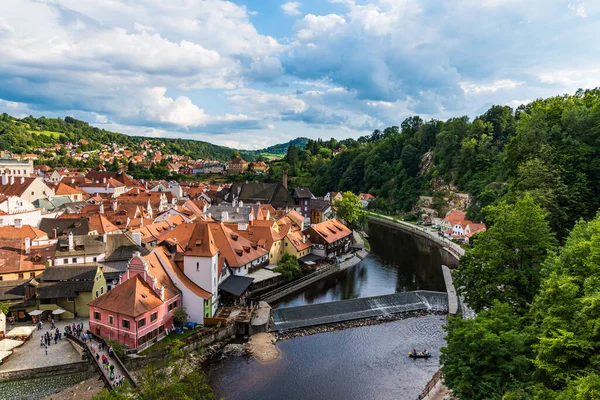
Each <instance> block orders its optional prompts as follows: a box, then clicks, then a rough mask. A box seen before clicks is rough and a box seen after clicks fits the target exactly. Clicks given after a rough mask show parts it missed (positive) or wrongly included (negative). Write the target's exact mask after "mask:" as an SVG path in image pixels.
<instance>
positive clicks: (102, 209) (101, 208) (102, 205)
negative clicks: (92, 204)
mask: <svg viewBox="0 0 600 400" xmlns="http://www.w3.org/2000/svg"><path fill="white" fill-rule="evenodd" d="M100 214H104V204H103V203H100Z"/></svg>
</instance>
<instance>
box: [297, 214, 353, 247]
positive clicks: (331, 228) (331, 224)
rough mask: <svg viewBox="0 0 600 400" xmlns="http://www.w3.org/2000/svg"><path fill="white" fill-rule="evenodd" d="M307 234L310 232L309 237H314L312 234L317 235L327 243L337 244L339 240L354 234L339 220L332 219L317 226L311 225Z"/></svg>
mask: <svg viewBox="0 0 600 400" xmlns="http://www.w3.org/2000/svg"><path fill="white" fill-rule="evenodd" d="M305 232H309V234H308V236H309V237H312V236H311V234H317V235H319V236H320V237H322V238H323V239H324V240H325V241H326V242H327V243H334V242H337V241H338V240H340V239H342V238H344V237H346V236H348V235H351V234H352V231H351V230H350V229H348V228H347V227H346V225H344V224H342V223H341V222H340V221H338V220H337V219H330V220H327V221H323V222H320V223H318V224H315V225H311V226H310V228H308V229H307V230H306V231H305Z"/></svg>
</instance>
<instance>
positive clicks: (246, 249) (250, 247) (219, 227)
mask: <svg viewBox="0 0 600 400" xmlns="http://www.w3.org/2000/svg"><path fill="white" fill-rule="evenodd" d="M205 224H206V225H207V226H208V227H209V229H210V232H211V233H212V236H213V238H214V240H215V243H216V246H217V248H218V249H219V252H220V253H221V255H223V257H224V258H225V260H227V264H228V265H229V266H230V267H232V268H239V267H242V266H244V265H246V264H248V263H250V262H252V261H254V260H256V259H257V258H260V257H262V256H265V255H267V254H268V251H267V250H265V249H262V248H260V247H258V246H257V245H256V244H253V243H251V242H250V241H249V240H248V239H246V238H244V237H243V236H241V235H239V234H237V233H236V232H234V231H232V230H231V229H229V228H227V227H226V226H225V225H223V224H222V223H218V222H209V223H205Z"/></svg>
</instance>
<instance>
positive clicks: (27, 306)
mask: <svg viewBox="0 0 600 400" xmlns="http://www.w3.org/2000/svg"><path fill="white" fill-rule="evenodd" d="M38 285H39V284H38V282H37V281H36V280H35V279H33V278H30V279H19V280H4V281H0V302H3V303H4V304H5V305H6V306H7V307H8V314H7V316H8V317H9V318H12V319H13V320H14V321H15V322H24V321H30V320H31V316H30V315H29V314H28V312H30V311H33V310H34V309H35V307H36V304H37V302H36V299H35V295H36V294H35V291H36V287H37V286H38Z"/></svg>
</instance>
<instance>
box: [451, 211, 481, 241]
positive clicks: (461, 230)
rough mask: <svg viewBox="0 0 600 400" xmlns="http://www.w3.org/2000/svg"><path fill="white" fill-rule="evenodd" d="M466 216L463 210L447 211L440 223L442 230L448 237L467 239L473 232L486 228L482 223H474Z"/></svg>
mask: <svg viewBox="0 0 600 400" xmlns="http://www.w3.org/2000/svg"><path fill="white" fill-rule="evenodd" d="M466 218H467V213H466V212H464V211H456V210H452V211H449V212H448V214H446V217H445V218H444V219H443V221H442V223H441V228H442V231H443V232H444V233H445V235H446V236H447V237H449V238H453V239H461V240H464V241H468V240H469V238H471V237H472V236H473V235H474V234H475V233H478V232H484V231H485V230H486V227H485V224H484V223H479V224H478V223H474V222H473V221H469V220H468V219H466Z"/></svg>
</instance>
